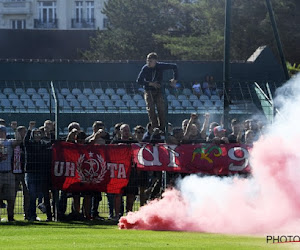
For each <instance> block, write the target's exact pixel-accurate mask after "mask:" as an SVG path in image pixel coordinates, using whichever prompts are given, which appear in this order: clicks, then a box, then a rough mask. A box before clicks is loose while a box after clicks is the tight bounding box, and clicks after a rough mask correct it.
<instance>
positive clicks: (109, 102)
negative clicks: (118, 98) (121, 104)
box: [104, 100, 114, 108]
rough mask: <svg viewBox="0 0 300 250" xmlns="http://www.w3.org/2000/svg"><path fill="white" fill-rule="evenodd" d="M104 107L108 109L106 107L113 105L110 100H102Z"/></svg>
mask: <svg viewBox="0 0 300 250" xmlns="http://www.w3.org/2000/svg"><path fill="white" fill-rule="evenodd" d="M104 106H105V107H107V108H108V107H113V106H114V104H113V102H112V101H111V100H104Z"/></svg>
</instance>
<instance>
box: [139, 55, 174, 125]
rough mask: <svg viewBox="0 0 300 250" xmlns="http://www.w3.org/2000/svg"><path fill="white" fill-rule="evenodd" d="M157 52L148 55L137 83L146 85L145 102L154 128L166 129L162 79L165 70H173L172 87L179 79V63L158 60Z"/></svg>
mask: <svg viewBox="0 0 300 250" xmlns="http://www.w3.org/2000/svg"><path fill="white" fill-rule="evenodd" d="M157 60H158V57H157V54H156V53H154V52H151V53H150V54H148V56H147V60H146V64H145V65H144V66H143V68H142V70H141V72H140V73H139V76H138V79H137V83H138V84H140V85H142V86H144V89H145V94H144V98H145V102H146V106H147V112H148V116H149V121H150V122H151V123H152V127H153V128H160V130H162V131H164V130H165V125H166V114H165V101H164V96H163V94H162V86H161V84H162V80H163V72H164V71H165V70H170V69H171V70H173V79H171V80H170V84H171V86H172V87H175V84H176V82H177V79H178V69H177V65H176V64H173V63H162V62H158V61H157ZM155 106H156V108H157V113H158V119H157V115H156V112H155Z"/></svg>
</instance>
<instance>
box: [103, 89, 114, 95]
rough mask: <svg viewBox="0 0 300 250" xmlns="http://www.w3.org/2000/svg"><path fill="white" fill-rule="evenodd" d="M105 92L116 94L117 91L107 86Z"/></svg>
mask: <svg viewBox="0 0 300 250" xmlns="http://www.w3.org/2000/svg"><path fill="white" fill-rule="evenodd" d="M105 94H106V95H114V94H115V91H114V89H112V88H107V89H106V90H105Z"/></svg>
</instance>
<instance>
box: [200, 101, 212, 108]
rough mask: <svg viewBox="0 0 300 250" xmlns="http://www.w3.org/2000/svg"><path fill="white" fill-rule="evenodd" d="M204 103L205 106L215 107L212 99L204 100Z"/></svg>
mask: <svg viewBox="0 0 300 250" xmlns="http://www.w3.org/2000/svg"><path fill="white" fill-rule="evenodd" d="M203 105H204V107H206V108H213V107H214V105H213V103H212V101H210V100H206V101H204V103H203Z"/></svg>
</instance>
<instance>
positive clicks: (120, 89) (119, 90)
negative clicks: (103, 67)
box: [116, 88, 126, 96]
mask: <svg viewBox="0 0 300 250" xmlns="http://www.w3.org/2000/svg"><path fill="white" fill-rule="evenodd" d="M116 94H117V95H120V96H123V95H125V94H126V90H125V89H123V88H118V89H117V91H116Z"/></svg>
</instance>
